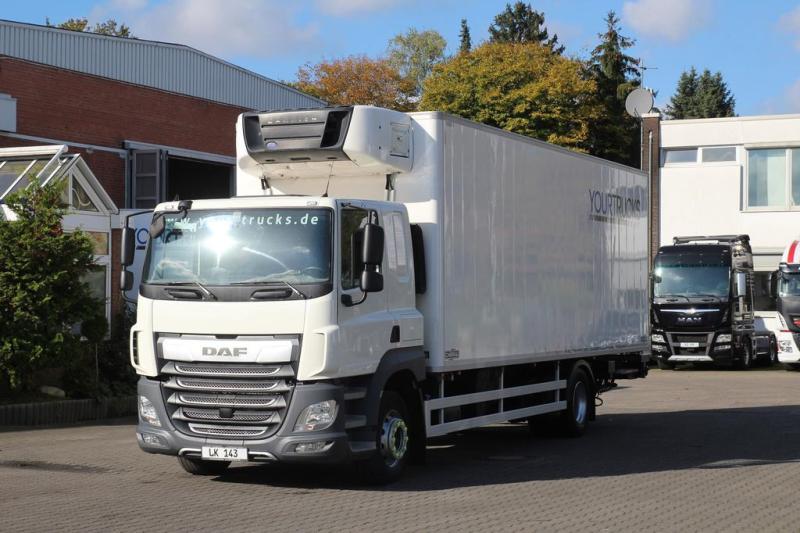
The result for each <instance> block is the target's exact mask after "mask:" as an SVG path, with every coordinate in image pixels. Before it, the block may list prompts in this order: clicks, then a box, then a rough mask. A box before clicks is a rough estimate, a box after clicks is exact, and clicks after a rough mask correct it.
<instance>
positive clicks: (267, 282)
mask: <svg viewBox="0 0 800 533" xmlns="http://www.w3.org/2000/svg"><path fill="white" fill-rule="evenodd" d="M273 283H282V284H283V285H284V286H286V288H288V289H289V290H290V291H292V292H293V293H294V294H296V295H297V296H299V297H301V298H302V299H303V300H307V299H308V296H306V294H305V293H304V292H301V291H300V290H299V289H298V288H297V287H295V286H294V285H292V284H291V283H289V282H288V281H286V280H283V279H270V280H255V281H237V282H234V283H231V285H272V284H273Z"/></svg>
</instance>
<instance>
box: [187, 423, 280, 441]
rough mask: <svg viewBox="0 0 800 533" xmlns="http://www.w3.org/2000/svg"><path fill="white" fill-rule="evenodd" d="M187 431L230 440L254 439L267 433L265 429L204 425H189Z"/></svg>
mask: <svg viewBox="0 0 800 533" xmlns="http://www.w3.org/2000/svg"><path fill="white" fill-rule="evenodd" d="M189 429H190V430H191V431H192V433H196V434H198V435H208V436H211V437H228V438H231V439H254V438H257V437H262V436H264V435H265V434H266V433H267V430H268V429H269V428H266V427H253V428H249V427H248V428H243V427H236V426H217V425H213V426H212V425H206V424H189Z"/></svg>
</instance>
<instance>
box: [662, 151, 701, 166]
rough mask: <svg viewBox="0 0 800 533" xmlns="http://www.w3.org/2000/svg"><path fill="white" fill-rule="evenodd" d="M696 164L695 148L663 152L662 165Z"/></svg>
mask: <svg viewBox="0 0 800 533" xmlns="http://www.w3.org/2000/svg"><path fill="white" fill-rule="evenodd" d="M676 163H697V148H676V149H669V150H664V164H665V165H673V164H676Z"/></svg>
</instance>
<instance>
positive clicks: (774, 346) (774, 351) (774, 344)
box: [767, 338, 779, 366]
mask: <svg viewBox="0 0 800 533" xmlns="http://www.w3.org/2000/svg"><path fill="white" fill-rule="evenodd" d="M778 363H779V361H778V341H776V340H775V339H774V338H770V340H769V359H768V361H767V366H774V365H777V364H778Z"/></svg>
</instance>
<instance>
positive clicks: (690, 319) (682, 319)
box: [678, 316, 703, 324]
mask: <svg viewBox="0 0 800 533" xmlns="http://www.w3.org/2000/svg"><path fill="white" fill-rule="evenodd" d="M702 321H703V317H701V316H679V317H678V324H699V323H700V322H702Z"/></svg>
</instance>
